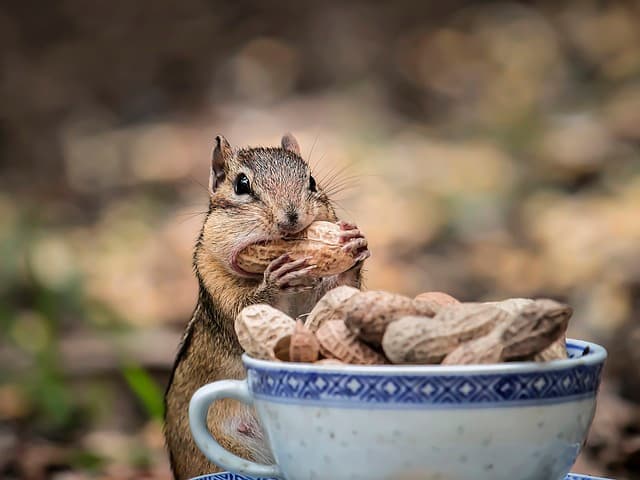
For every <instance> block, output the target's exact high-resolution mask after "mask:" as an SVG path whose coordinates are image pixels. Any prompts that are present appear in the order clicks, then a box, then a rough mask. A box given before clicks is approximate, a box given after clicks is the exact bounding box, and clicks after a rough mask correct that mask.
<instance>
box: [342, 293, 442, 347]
mask: <svg viewBox="0 0 640 480" xmlns="http://www.w3.org/2000/svg"><path fill="white" fill-rule="evenodd" d="M344 311H345V313H346V316H345V320H344V323H345V324H346V325H347V327H348V328H349V330H351V331H352V332H353V333H354V334H356V335H357V336H358V337H359V338H360V339H361V340H364V341H365V342H368V343H371V344H372V345H375V346H379V345H380V344H381V342H382V337H383V335H384V332H385V329H386V328H387V325H389V324H390V323H391V322H393V321H394V320H398V319H399V318H401V317H404V316H407V315H421V316H433V315H435V312H434V311H433V309H432V308H431V305H430V304H429V303H426V302H422V301H419V300H418V301H415V300H413V299H411V298H409V297H405V296H404V295H398V294H395V293H389V292H381V291H370V292H362V293H360V294H359V295H354V296H353V297H351V298H350V299H349V300H348V301H347V303H346V305H345V306H344Z"/></svg>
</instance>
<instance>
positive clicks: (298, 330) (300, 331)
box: [288, 320, 320, 363]
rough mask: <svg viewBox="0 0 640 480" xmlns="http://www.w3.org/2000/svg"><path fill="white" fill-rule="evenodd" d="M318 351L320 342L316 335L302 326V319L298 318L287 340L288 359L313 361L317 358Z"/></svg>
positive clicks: (291, 360)
mask: <svg viewBox="0 0 640 480" xmlns="http://www.w3.org/2000/svg"><path fill="white" fill-rule="evenodd" d="M319 352H320V344H319V343H318V340H317V339H316V336H315V335H314V334H313V332H311V331H309V330H308V329H307V328H306V327H305V326H304V324H303V323H302V320H298V321H297V322H296V326H295V328H294V330H293V333H292V334H291V339H290V341H289V352H288V357H289V361H290V362H307V363H313V362H315V361H316V360H318V355H319Z"/></svg>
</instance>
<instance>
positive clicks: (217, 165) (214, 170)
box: [209, 135, 231, 194]
mask: <svg viewBox="0 0 640 480" xmlns="http://www.w3.org/2000/svg"><path fill="white" fill-rule="evenodd" d="M230 157H231V145H229V142H227V139H226V138H224V137H223V136H222V135H218V136H217V137H216V146H215V147H213V153H212V154H211V173H210V174H209V193H211V194H213V192H215V191H216V189H217V188H218V187H219V186H220V184H221V183H222V182H223V181H224V167H225V165H226V164H227V161H228V160H229V158H230Z"/></svg>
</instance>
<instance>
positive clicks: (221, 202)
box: [165, 134, 370, 480]
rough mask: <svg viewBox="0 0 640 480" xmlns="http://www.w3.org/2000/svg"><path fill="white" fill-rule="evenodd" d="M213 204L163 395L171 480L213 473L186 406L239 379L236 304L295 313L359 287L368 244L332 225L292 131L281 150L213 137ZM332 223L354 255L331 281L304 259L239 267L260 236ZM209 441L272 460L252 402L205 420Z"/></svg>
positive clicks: (217, 407) (217, 406)
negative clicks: (211, 386) (331, 293)
mask: <svg viewBox="0 0 640 480" xmlns="http://www.w3.org/2000/svg"><path fill="white" fill-rule="evenodd" d="M209 196H210V199H209V210H208V213H207V215H206V218H205V220H204V224H203V226H202V229H201V231H200V235H199V237H198V240H197V242H196V246H195V250H194V255H193V266H194V271H195V275H196V278H197V280H198V284H199V295H198V302H197V305H196V307H195V310H194V312H193V317H192V318H191V321H190V322H189V323H188V325H187V327H186V330H185V333H184V336H183V339H182V342H181V344H180V346H179V349H178V353H177V355H176V359H175V363H174V366H173V371H172V373H171V378H170V380H169V384H168V387H167V390H166V394H165V439H166V444H167V448H168V451H169V457H170V462H171V468H172V471H173V474H174V477H175V478H176V480H184V479H188V478H191V477H196V476H198V475H202V474H207V473H214V472H219V471H220V468H219V467H218V466H216V465H213V464H212V463H210V462H209V461H208V460H207V459H206V457H205V456H204V455H203V454H202V453H201V452H200V451H199V450H198V448H197V447H196V445H195V443H194V441H193V439H192V436H191V430H190V427H189V419H188V409H189V401H190V400H191V396H192V395H193V393H194V392H195V391H196V390H197V389H198V388H200V387H201V386H203V385H205V384H207V383H211V382H213V381H216V380H222V379H242V378H245V376H246V372H245V370H244V367H243V365H242V362H241V355H242V353H243V351H242V348H241V347H240V344H239V343H238V339H237V337H236V334H235V331H234V321H235V318H236V316H237V315H238V313H239V312H240V310H242V309H243V308H244V307H246V306H248V305H251V304H255V303H267V304H270V305H272V306H274V307H276V308H279V309H281V310H282V311H284V312H286V313H287V314H289V315H290V316H291V317H293V318H296V317H297V316H298V315H300V314H304V313H307V312H309V311H310V310H311V308H312V307H313V306H314V305H315V303H316V302H317V301H318V300H319V299H320V298H321V297H322V295H324V293H325V292H326V291H328V290H330V289H332V288H334V287H336V286H339V285H350V286H353V287H356V288H360V287H361V281H362V280H361V279H362V265H363V262H364V261H365V260H366V259H367V258H368V257H369V256H370V252H369V250H368V247H367V240H366V239H365V238H364V236H363V235H362V234H361V232H360V231H359V230H358V228H357V227H356V226H355V225H353V224H350V223H347V222H342V221H338V218H337V216H336V213H335V209H334V207H333V205H332V203H331V200H330V199H329V198H328V196H327V195H326V194H325V193H324V192H323V189H322V187H321V186H320V185H319V184H318V183H317V182H316V180H315V179H314V177H313V176H312V175H311V171H310V168H309V165H308V164H307V162H306V161H305V160H303V159H302V157H301V156H300V147H299V146H298V142H297V141H296V139H295V138H294V137H293V136H292V135H291V134H285V135H284V136H283V137H282V141H281V147H279V148H241V149H236V148H231V146H230V145H229V142H227V140H226V139H225V138H224V137H222V136H218V137H216V143H215V147H214V149H213V153H212V157H211V172H210V177H209ZM316 220H325V221H330V222H337V223H338V224H339V225H340V228H341V229H342V237H341V241H342V242H343V243H344V246H343V248H344V249H345V250H347V251H349V252H351V253H352V254H353V255H354V258H355V259H356V264H355V265H354V267H352V268H351V269H350V270H348V271H346V272H344V273H342V274H339V275H335V276H332V277H325V278H317V277H313V276H312V275H310V272H311V271H312V269H313V268H314V266H313V265H311V264H310V263H309V259H306V258H304V259H299V260H292V259H291V258H290V257H289V256H288V255H287V254H284V255H282V256H281V257H279V258H277V259H275V260H274V261H273V262H272V263H271V264H270V265H269V266H268V267H267V269H266V271H265V272H264V274H263V275H255V274H250V273H248V272H245V271H243V270H242V269H241V268H240V267H239V266H238V264H237V262H236V258H237V255H238V253H239V252H240V251H241V250H242V249H243V248H245V247H246V246H248V245H250V244H253V243H255V242H260V241H268V240H270V239H278V238H284V237H286V236H287V235H291V234H295V233H296V232H300V231H302V230H303V229H305V228H306V227H307V226H308V225H309V224H310V223H311V222H313V221H316ZM208 425H209V429H210V431H211V433H212V434H213V436H214V438H216V440H217V441H218V442H219V443H220V444H221V445H222V446H224V447H225V448H227V449H229V450H230V451H231V452H233V453H235V454H236V455H239V456H241V457H244V458H247V459H249V460H253V461H257V462H263V463H272V462H273V457H272V454H271V451H270V448H269V445H268V442H267V440H266V438H265V436H264V434H263V432H262V429H261V427H260V425H259V423H258V421H257V419H256V417H255V414H254V411H253V409H252V408H250V407H247V406H245V405H242V404H240V403H239V402H234V401H232V400H222V401H218V402H215V403H214V404H213V405H212V407H211V409H210V411H209V416H208Z"/></svg>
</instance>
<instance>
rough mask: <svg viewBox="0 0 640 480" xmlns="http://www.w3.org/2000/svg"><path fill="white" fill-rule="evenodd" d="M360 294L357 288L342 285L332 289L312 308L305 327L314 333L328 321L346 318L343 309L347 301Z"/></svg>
mask: <svg viewBox="0 0 640 480" xmlns="http://www.w3.org/2000/svg"><path fill="white" fill-rule="evenodd" d="M360 293H361V292H360V290H358V289H357V288H354V287H349V286H347V285H342V286H340V287H336V288H333V289H331V290H329V291H328V292H327V293H325V294H324V295H323V297H322V298H321V299H320V300H319V301H318V303H316V305H315V306H314V307H313V309H312V310H311V312H310V313H309V316H308V317H307V320H306V322H305V327H307V328H308V329H309V330H311V331H312V332H316V331H317V330H318V328H320V325H322V324H323V323H324V322H327V321H330V320H343V321H344V319H345V318H346V312H345V308H346V305H347V300H349V299H350V298H351V297H353V296H354V295H359V294H360Z"/></svg>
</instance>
